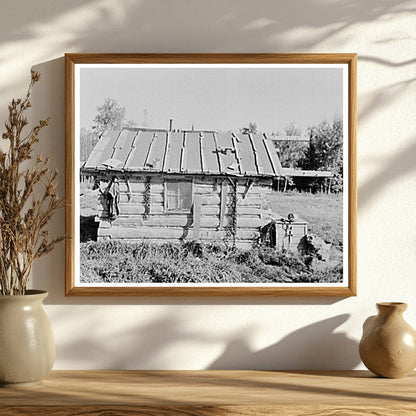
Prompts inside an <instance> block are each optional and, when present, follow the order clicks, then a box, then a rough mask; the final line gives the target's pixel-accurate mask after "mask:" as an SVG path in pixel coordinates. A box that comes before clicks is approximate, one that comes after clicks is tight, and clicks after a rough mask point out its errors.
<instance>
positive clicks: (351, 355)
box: [56, 310, 360, 370]
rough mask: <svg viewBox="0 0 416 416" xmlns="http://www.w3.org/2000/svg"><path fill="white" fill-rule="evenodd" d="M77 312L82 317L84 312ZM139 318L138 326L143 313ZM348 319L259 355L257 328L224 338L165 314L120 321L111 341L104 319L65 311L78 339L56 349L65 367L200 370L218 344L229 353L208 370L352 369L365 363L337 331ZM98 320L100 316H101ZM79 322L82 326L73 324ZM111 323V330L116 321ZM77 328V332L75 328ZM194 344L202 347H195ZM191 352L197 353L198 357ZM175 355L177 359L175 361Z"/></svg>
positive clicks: (60, 315)
mask: <svg viewBox="0 0 416 416" xmlns="http://www.w3.org/2000/svg"><path fill="white" fill-rule="evenodd" d="M78 312H79V313H80V314H82V311H81V310H80V311H78ZM131 318H132V317H130V319H131ZM137 318H138V319H137V321H138V322H139V321H140V315H139V314H138V316H137ZM348 318H349V315H348V314H343V315H338V316H335V317H332V318H329V319H326V320H323V321H320V322H317V323H314V324H312V325H308V326H306V327H304V328H301V329H299V330H296V331H295V332H293V333H291V334H289V335H287V336H286V337H285V338H283V339H282V340H281V341H279V342H277V343H276V344H273V345H271V346H269V347H267V348H264V349H262V350H259V351H254V350H252V349H251V348H250V347H249V338H250V333H252V331H253V328H245V330H244V332H245V333H246V334H247V336H246V337H245V336H244V337H243V336H237V337H236V338H235V339H231V340H229V338H228V337H225V339H224V337H221V336H217V335H213V334H210V333H206V332H204V331H203V330H196V329H189V328H188V327H184V323H183V319H182V318H181V317H180V316H173V315H172V314H171V313H166V314H163V315H162V316H159V317H157V318H155V319H153V320H150V321H147V322H146V324H144V325H138V326H137V327H134V328H132V327H131V326H129V328H123V327H122V324H123V323H122V322H119V323H118V329H117V330H116V331H114V333H112V336H111V337H109V336H108V328H103V327H102V322H101V321H100V322H94V319H95V318H94V316H92V317H91V319H90V320H87V321H86V320H77V319H74V316H73V314H72V313H71V314H70V316H69V315H68V314H67V313H66V312H65V311H60V312H57V316H56V319H57V320H58V321H60V322H61V325H60V326H61V328H63V327H65V328H66V329H65V331H71V332H72V331H73V335H74V336H73V337H72V338H71V342H69V343H63V344H62V345H59V344H58V345H57V350H58V353H59V357H58V358H59V362H60V363H61V366H65V365H66V363H77V365H78V366H79V368H81V369H94V368H100V369H127V370H128V369H130V370H131V369H143V370H146V369H152V368H172V363H173V366H174V368H176V367H178V366H181V365H182V366H183V365H184V364H181V362H186V364H185V365H186V366H187V367H188V368H192V367H193V366H194V365H195V364H194V363H198V366H201V363H200V362H201V357H200V355H201V351H204V350H205V349H206V348H207V349H206V353H205V354H204V355H205V356H208V357H209V356H210V354H211V353H210V351H211V352H212V345H218V344H221V345H226V347H225V350H224V352H223V353H222V354H221V355H220V356H219V357H218V358H217V359H215V360H214V361H213V362H212V363H211V364H209V365H207V366H206V367H205V368H206V369H209V370H214V369H215V370H220V369H241V370H243V369H247V370H248V369H251V370H254V369H258V370H262V369H265V370H271V369H272V370H273V369H274V370H286V369H291V370H297V369H302V370H307V369H311V370H315V369H320V370H325V369H332V370H337V369H351V368H354V367H355V366H356V365H358V364H359V363H360V358H359V354H358V343H357V342H356V341H354V340H353V339H350V338H348V337H347V336H346V335H345V333H343V332H339V333H336V332H335V331H336V329H337V328H338V327H339V326H341V325H342V324H344V323H345V322H346V321H347V320H348ZM96 319H97V320H99V319H100V317H98V316H96ZM133 319H134V317H133ZM74 321H77V322H78V323H77V324H74ZM65 322H66V324H65V325H64V323H65ZM106 323H107V324H108V325H109V326H111V325H112V322H111V318H110V319H109V321H106ZM73 325H76V328H75V327H74V328H72V326H73ZM76 331H78V336H77V332H76ZM240 331H241V330H240ZM86 333H88V334H89V336H88V337H86V336H85V334H86ZM62 339H64V337H58V340H62ZM61 342H62V341H61ZM195 345H198V348H192V346H195ZM183 350H186V351H187V353H186V354H187V355H186V356H184V355H182V354H181V352H182V351H183ZM190 351H195V356H192V353H191V352H190ZM175 355H177V358H176V360H172V356H175ZM212 355H214V354H212ZM202 365H203V364H202ZM175 366H176V367H175Z"/></svg>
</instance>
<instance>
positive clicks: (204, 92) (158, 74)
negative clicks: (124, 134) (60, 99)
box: [80, 65, 343, 132]
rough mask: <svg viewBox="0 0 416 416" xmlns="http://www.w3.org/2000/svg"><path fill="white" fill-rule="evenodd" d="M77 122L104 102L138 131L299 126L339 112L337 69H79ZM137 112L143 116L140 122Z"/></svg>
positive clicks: (87, 119)
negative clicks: (117, 108) (119, 108)
mask: <svg viewBox="0 0 416 416" xmlns="http://www.w3.org/2000/svg"><path fill="white" fill-rule="evenodd" d="M80 91H81V93H80V111H81V114H80V124H81V127H85V128H87V129H90V128H91V126H92V121H93V118H94V116H95V115H96V114H97V106H99V105H101V104H103V102H104V100H105V99H106V98H114V99H116V100H117V101H118V102H119V104H120V105H122V106H124V107H125V108H126V120H134V121H135V122H136V123H137V125H139V126H142V125H144V123H145V122H146V124H147V127H154V128H167V127H168V124H169V119H170V118H173V119H174V127H175V128H178V129H181V128H183V129H189V128H191V126H192V124H194V125H195V129H212V130H233V131H235V130H239V129H240V128H241V127H243V126H247V125H248V124H249V122H255V123H256V124H257V127H258V130H259V131H263V132H272V131H274V132H276V131H282V130H283V129H284V127H285V126H287V125H288V124H289V123H292V122H293V123H294V124H295V125H297V126H298V127H300V128H301V129H306V128H307V127H308V126H310V125H312V124H317V123H320V122H321V121H323V120H332V119H333V118H334V116H336V115H339V116H341V115H342V93H343V91H342V69H340V68H330V67H325V68H306V65H304V67H302V68H290V69H289V68H143V67H140V68H99V69H97V68H81V69H80ZM145 111H146V112H147V116H146V118H145V114H144V113H145Z"/></svg>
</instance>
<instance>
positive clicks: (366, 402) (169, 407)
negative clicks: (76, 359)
mask: <svg viewBox="0 0 416 416" xmlns="http://www.w3.org/2000/svg"><path fill="white" fill-rule="evenodd" d="M172 386H174V388H172ZM415 390H416V374H415V373H414V372H413V373H412V374H411V375H409V376H408V377H406V378H402V379H394V380H392V379H382V378H375V377H374V376H373V375H372V374H371V373H370V372H368V371H353V370H347V371H247V370H244V371H243V370H210V371H104V370H101V371H97V370H95V371H53V372H52V373H51V374H50V375H49V377H48V378H46V379H45V380H44V382H43V385H42V386H38V387H30V388H25V389H0V413H1V414H4V415H10V416H15V415H27V416H29V415H30V416H31V415H56V416H66V415H74V416H76V415H85V416H87V415H91V416H92V415H94V416H98V415H104V414H106V415H107V414H108V415H110V414H117V415H121V416H125V415H126V416H127V415H129V416H131V415H149V416H159V415H161V416H173V415H175V416H177V415H184V414H186V415H190V416H191V415H192V416H208V415H209V416H211V415H218V416H230V415H231V416H255V415H256V416H257V415H277V416H280V415H285V416H303V415H308V416H334V415H345V416H346V415H348V416H366V415H372V416H410V415H414V414H415V412H416V398H415V393H414V392H415Z"/></svg>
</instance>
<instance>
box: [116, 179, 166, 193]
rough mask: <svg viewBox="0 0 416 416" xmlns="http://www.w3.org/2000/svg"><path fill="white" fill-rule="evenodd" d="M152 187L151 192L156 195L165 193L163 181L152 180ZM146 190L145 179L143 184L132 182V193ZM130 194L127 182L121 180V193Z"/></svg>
mask: <svg viewBox="0 0 416 416" xmlns="http://www.w3.org/2000/svg"><path fill="white" fill-rule="evenodd" d="M150 187H151V191H152V192H155V193H159V192H163V182H162V181H155V180H154V178H151V180H150ZM144 190H145V183H144V178H143V182H136V181H133V180H132V181H130V191H131V193H132V194H134V193H140V192H144ZM126 192H128V187H127V183H126V181H125V180H123V179H121V180H120V193H126Z"/></svg>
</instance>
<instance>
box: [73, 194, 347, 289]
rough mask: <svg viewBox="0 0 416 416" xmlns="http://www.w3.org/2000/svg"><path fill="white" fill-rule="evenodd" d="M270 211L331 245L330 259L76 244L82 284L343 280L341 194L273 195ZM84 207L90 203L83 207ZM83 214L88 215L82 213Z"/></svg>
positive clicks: (263, 250) (190, 245)
mask: <svg viewBox="0 0 416 416" xmlns="http://www.w3.org/2000/svg"><path fill="white" fill-rule="evenodd" d="M270 202H271V208H272V211H273V212H276V213H279V214H280V215H282V216H284V217H286V216H287V215H288V214H289V213H290V212H291V213H294V214H295V216H297V217H299V218H302V219H304V220H306V221H308V222H309V228H310V229H311V230H312V232H313V233H315V234H316V235H318V236H320V237H321V238H323V239H324V240H326V241H328V242H331V243H332V244H333V245H332V248H331V250H330V256H329V259H328V260H327V261H326V262H321V261H317V262H315V263H314V266H313V267H308V266H306V265H305V263H304V261H303V259H302V258H301V257H300V256H299V255H298V254H297V253H296V252H294V253H283V252H280V251H278V250H275V249H272V248H269V247H261V246H256V245H254V246H253V249H252V250H249V251H243V250H240V249H233V248H230V247H227V246H225V244H223V243H221V242H218V243H214V244H200V243H194V242H179V241H178V242H177V243H166V244H149V243H145V242H143V243H126V242H120V241H111V240H107V241H98V242H96V241H88V242H84V243H81V253H80V263H81V281H83V282H90V283H102V282H106V283H123V282H125V283H213V284H215V283H237V284H238V283H281V282H286V283H303V282H322V283H323V282H339V281H340V280H341V279H342V194H341V195H338V196H336V195H324V194H315V195H314V194H309V193H298V192H290V193H287V194H283V193H274V194H273V195H272V197H271V200H270ZM88 205H89V204H88ZM86 213H87V212H86Z"/></svg>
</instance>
